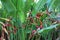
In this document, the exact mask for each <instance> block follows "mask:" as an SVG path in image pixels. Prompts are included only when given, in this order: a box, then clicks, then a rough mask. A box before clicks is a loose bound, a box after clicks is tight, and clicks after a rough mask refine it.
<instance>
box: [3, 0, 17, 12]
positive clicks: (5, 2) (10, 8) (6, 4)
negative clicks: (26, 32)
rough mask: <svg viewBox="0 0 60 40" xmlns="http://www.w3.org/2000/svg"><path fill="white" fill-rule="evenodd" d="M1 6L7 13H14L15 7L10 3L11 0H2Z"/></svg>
mask: <svg viewBox="0 0 60 40" xmlns="http://www.w3.org/2000/svg"><path fill="white" fill-rule="evenodd" d="M2 5H3V6H4V8H5V9H6V10H7V12H13V11H16V7H15V6H14V4H13V3H12V2H11V0H2Z"/></svg>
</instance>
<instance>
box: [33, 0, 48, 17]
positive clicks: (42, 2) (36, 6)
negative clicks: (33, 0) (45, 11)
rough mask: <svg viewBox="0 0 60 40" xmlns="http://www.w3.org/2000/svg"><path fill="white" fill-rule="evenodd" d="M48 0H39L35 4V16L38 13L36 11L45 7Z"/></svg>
mask: <svg viewBox="0 0 60 40" xmlns="http://www.w3.org/2000/svg"><path fill="white" fill-rule="evenodd" d="M46 2H47V0H39V2H38V3H37V4H36V5H35V7H34V10H33V12H32V14H33V16H35V15H36V13H37V12H38V11H39V10H41V8H43V6H44V5H45V3H46Z"/></svg>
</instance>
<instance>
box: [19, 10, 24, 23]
mask: <svg viewBox="0 0 60 40" xmlns="http://www.w3.org/2000/svg"><path fill="white" fill-rule="evenodd" d="M18 15H19V19H20V21H21V23H23V22H24V21H25V15H24V12H23V11H21V12H18Z"/></svg>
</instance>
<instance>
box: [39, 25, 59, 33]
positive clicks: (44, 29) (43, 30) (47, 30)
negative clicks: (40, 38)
mask: <svg viewBox="0 0 60 40" xmlns="http://www.w3.org/2000/svg"><path fill="white" fill-rule="evenodd" d="M58 25H59V24H55V25H51V26H49V27H47V28H43V29H41V30H39V31H38V33H46V32H49V31H50V30H52V29H53V28H56V26H58Z"/></svg>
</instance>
